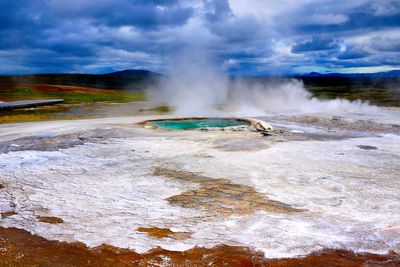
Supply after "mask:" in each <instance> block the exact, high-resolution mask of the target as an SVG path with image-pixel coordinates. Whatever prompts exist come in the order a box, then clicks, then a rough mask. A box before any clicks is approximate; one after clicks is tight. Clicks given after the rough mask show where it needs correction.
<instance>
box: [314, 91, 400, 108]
mask: <svg viewBox="0 0 400 267" xmlns="http://www.w3.org/2000/svg"><path fill="white" fill-rule="evenodd" d="M307 90H308V91H310V92H311V93H312V94H313V96H316V97H318V98H322V99H335V98H343V99H348V100H351V101H354V100H357V99H360V100H363V101H369V102H370V103H371V104H374V105H378V106H388V107H389V106H391V107H399V106H400V101H399V99H400V93H399V92H396V91H390V90H388V89H385V88H375V87H362V88H361V87H360V88H357V87H352V88H349V87H346V86H329V87H328V86H327V87H323V86H320V87H317V86H309V87H307Z"/></svg>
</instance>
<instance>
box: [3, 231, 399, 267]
mask: <svg viewBox="0 0 400 267" xmlns="http://www.w3.org/2000/svg"><path fill="white" fill-rule="evenodd" d="M160 265H162V266H188V267H189V266H190V267H195V266H270V267H278V266H289V267H294V266H307V267H308V266H324V267H325V266H327V267H329V266H347V267H358V266H360V267H361V266H400V255H399V254H396V253H391V254H388V255H375V254H368V253H362V254H355V253H353V252H350V251H345V250H328V249H327V250H323V251H320V252H317V253H313V254H310V255H307V256H306V257H303V258H291V259H266V258H264V256H263V254H262V253H261V252H256V251H254V250H252V249H250V248H246V247H234V246H225V245H221V246H217V247H214V248H210V249H205V248H193V249H190V250H187V251H183V252H177V251H168V250H164V249H160V248H158V249H154V250H152V251H149V252H147V253H144V254H139V253H136V252H134V251H131V250H128V249H121V248H116V247H113V246H110V245H101V246H99V247H96V248H88V247H86V246H85V245H84V244H82V243H66V242H59V241H50V240H46V239H44V238H42V237H39V236H36V235H32V234H30V233H28V232H27V231H24V230H21V229H16V228H2V227H0V266H19V267H25V266H52V267H61V266H79V267H86V266H88V267H89V266H93V267H94V266H96V267H103V266H160Z"/></svg>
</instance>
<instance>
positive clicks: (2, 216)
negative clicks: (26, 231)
mask: <svg viewBox="0 0 400 267" xmlns="http://www.w3.org/2000/svg"><path fill="white" fill-rule="evenodd" d="M0 214H1V218H2V219H5V218H7V217H10V216H13V215H15V214H17V213H16V212H15V211H13V210H10V211H5V212H2V213H0Z"/></svg>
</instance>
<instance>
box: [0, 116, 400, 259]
mask: <svg viewBox="0 0 400 267" xmlns="http://www.w3.org/2000/svg"><path fill="white" fill-rule="evenodd" d="M399 114H400V112H399V111H398V110H396V109H394V110H384V111H382V113H381V114H378V115H376V114H373V115H370V114H369V115H366V114H363V115H359V114H342V115H340V116H339V115H337V114H333V115H323V116H322V115H318V114H307V115H297V116H293V115H288V114H285V115H271V116H268V117H265V119H266V120H267V121H270V122H271V123H272V125H273V126H274V127H275V129H274V131H273V132H272V133H271V135H269V136H262V135H261V134H259V133H257V132H252V131H234V130H229V129H226V130H224V131H222V130H213V131H201V130H193V131H172V132H171V131H166V130H153V129H144V128H143V126H142V125H138V124H135V122H139V121H142V120H145V119H150V118H148V117H120V118H106V119H95V120H79V121H53V122H36V123H21V124H4V125H0V212H1V219H0V246H1V250H0V253H1V255H2V257H0V258H1V259H0V261H2V262H0V263H2V264H3V265H4V264H9V263H11V262H13V263H18V264H19V265H18V266H32V265H33V266H35V265H36V266H43V265H45V266H148V265H149V266H158V265H163V266H168V265H175V266H206V265H209V264H217V265H224V264H225V265H229V266H235V265H236V266H310V265H313V266H346V265H347V266H365V265H367V266H376V265H382V266H397V265H398V264H400V259H399V255H398V253H399V252H400V224H399V222H400V216H399V214H400V205H399V203H400V197H399V195H398V192H399V190H400V180H399V179H398V173H400V145H399V144H400V121H399V118H400V116H398V115H399ZM15 227H16V228H19V229H16V228H15ZM32 234H33V235H32ZM77 242H80V243H77ZM102 244H105V245H102ZM71 255H74V256H73V257H72V256H71ZM232 255H234V256H232ZM289 258H290V259H289ZM29 264H31V265H29ZM57 264H58V265H57Z"/></svg>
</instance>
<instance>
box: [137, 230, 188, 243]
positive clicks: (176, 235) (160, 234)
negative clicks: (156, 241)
mask: <svg viewBox="0 0 400 267" xmlns="http://www.w3.org/2000/svg"><path fill="white" fill-rule="evenodd" d="M137 231H138V232H141V233H146V234H148V235H149V236H151V237H155V238H167V237H168V238H172V239H177V240H185V239H188V238H190V236H191V233H188V232H173V231H171V229H168V228H158V227H139V228H138V229H137Z"/></svg>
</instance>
